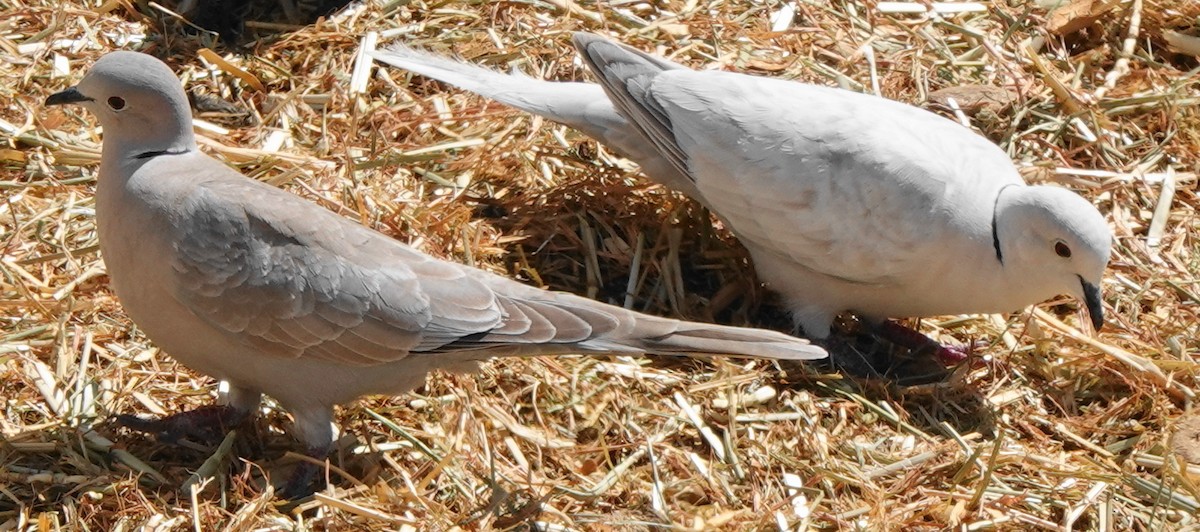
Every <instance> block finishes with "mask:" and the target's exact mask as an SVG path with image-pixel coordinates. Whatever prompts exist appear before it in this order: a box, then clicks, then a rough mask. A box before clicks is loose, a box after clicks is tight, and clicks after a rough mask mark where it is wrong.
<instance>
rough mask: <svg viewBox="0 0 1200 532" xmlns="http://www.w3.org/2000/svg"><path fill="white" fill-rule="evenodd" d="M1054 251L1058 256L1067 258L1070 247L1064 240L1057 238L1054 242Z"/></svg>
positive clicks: (1069, 255) (1069, 253)
mask: <svg viewBox="0 0 1200 532" xmlns="http://www.w3.org/2000/svg"><path fill="white" fill-rule="evenodd" d="M1054 253H1056V254H1057V255H1058V256H1059V257H1062V258H1064V259H1069V258H1071V247H1070V246H1068V245H1067V243H1066V242H1063V241H1062V240H1059V241H1057V242H1055V243H1054Z"/></svg>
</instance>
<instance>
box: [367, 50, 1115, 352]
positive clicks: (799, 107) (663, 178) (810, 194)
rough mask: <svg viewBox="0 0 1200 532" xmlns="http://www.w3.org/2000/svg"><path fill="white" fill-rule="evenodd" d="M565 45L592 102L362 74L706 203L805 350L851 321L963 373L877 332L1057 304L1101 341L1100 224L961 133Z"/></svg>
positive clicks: (860, 97) (784, 88) (1088, 208)
mask: <svg viewBox="0 0 1200 532" xmlns="http://www.w3.org/2000/svg"><path fill="white" fill-rule="evenodd" d="M574 42H575V46H576V48H577V49H578V50H579V52H580V54H581V55H582V57H583V58H584V60H585V62H586V63H587V65H588V67H589V68H590V69H591V71H592V72H593V73H594V74H595V75H596V77H597V78H599V80H600V84H599V85H596V84H590V83H578V82H550V81H540V80H536V79H532V78H529V77H526V76H522V75H509V74H502V73H499V72H495V71H492V70H489V69H486V68H482V67H478V66H475V65H470V64H466V63H462V62H460V61H456V60H453V59H448V58H445V57H439V56H437V55H433V54H430V53H427V52H421V51H417V50H413V49H411V48H407V47H404V46H397V47H394V48H391V49H388V50H378V51H375V52H374V53H373V57H374V58H375V59H376V60H378V61H381V62H383V63H387V64H389V65H393V66H397V67H401V68H404V69H407V70H411V71H413V72H416V73H419V74H421V75H424V76H428V77H431V78H434V79H437V80H440V81H443V82H446V83H449V84H452V85H456V86H459V87H461V88H463V89H466V90H468V91H472V92H475V93H477V94H480V95H482V96H485V97H488V98H492V99H495V100H497V101H500V102H502V103H504V104H507V105H510V106H513V107H516V108H518V109H521V110H524V111H527V112H530V113H534V114H537V115H541V116H544V117H546V118H549V119H551V120H554V121H557V122H560V123H563V124H566V125H568V126H571V127H574V128H576V129H578V130H580V131H582V132H583V133H585V134H587V135H589V136H591V137H593V138H595V139H597V140H599V141H600V142H603V143H605V144H607V145H609V146H611V147H612V148H614V149H616V150H617V151H619V152H621V153H622V154H623V155H625V156H627V157H629V158H630V159H632V160H633V161H634V162H636V163H638V164H639V165H640V166H641V167H642V170H643V172H644V173H645V174H646V175H647V176H648V177H650V178H651V179H654V180H656V181H658V182H660V183H662V184H664V185H666V186H668V187H670V188H674V189H676V190H678V191H680V192H683V193H684V194H686V195H688V196H690V197H692V198H694V199H696V200H697V201H699V202H701V203H702V204H704V205H705V206H706V207H708V208H709V209H710V210H711V211H712V212H714V213H715V214H716V215H717V216H718V217H719V218H720V219H721V220H722V221H723V222H724V223H725V224H726V225H727V226H728V227H729V228H730V230H731V231H733V233H734V234H736V235H737V237H738V238H739V239H740V240H741V242H742V244H743V245H745V247H746V249H748V250H749V251H750V255H751V257H752V259H753V261H754V266H755V269H756V270H757V272H758V274H759V277H760V278H761V279H762V280H764V281H765V283H766V284H767V285H768V286H769V287H770V288H772V289H774V290H776V291H778V292H779V293H781V294H782V295H783V297H784V298H785V300H786V304H787V306H788V308H789V310H790V311H791V313H792V316H793V318H794V320H795V323H796V325H797V326H799V327H800V328H802V329H803V330H804V332H805V333H806V334H807V335H809V336H810V337H812V338H816V339H824V338H826V337H827V336H828V335H829V333H830V326H831V324H832V322H833V319H834V318H835V317H836V316H837V315H838V314H839V313H842V312H845V311H851V312H854V313H856V314H857V315H859V316H860V317H861V318H863V319H864V320H865V322H866V323H867V324H869V325H871V326H872V327H873V328H874V330H875V331H876V332H878V333H879V334H880V335H881V336H883V337H885V338H887V339H889V340H891V341H893V342H895V343H897V344H900V345H904V346H906V347H910V348H925V347H934V348H938V349H940V353H941V354H942V355H943V356H944V357H946V358H958V357H959V356H961V354H960V353H958V352H956V351H954V350H952V349H947V348H941V347H940V346H938V345H937V344H936V343H934V342H933V341H932V340H930V339H929V338H926V337H925V336H923V335H920V334H918V333H916V332H915V331H911V330H909V329H906V328H904V327H901V326H899V325H897V324H894V323H892V322H890V321H887V318H893V317H921V316H934V315H946V314H966V313H992V312H1009V311H1014V310H1019V309H1021V308H1023V307H1026V306H1028V305H1031V304H1034V303H1037V302H1039V301H1043V300H1046V299H1049V298H1051V297H1054V296H1057V295H1059V294H1069V295H1072V296H1075V297H1077V298H1079V299H1081V300H1082V301H1083V302H1084V303H1085V304H1086V306H1087V309H1088V311H1089V313H1090V315H1091V319H1092V324H1093V325H1094V326H1095V327H1096V328H1097V329H1099V328H1100V327H1101V325H1102V323H1103V320H1104V310H1103V306H1102V303H1101V297H1100V288H1099V286H1100V281H1101V277H1102V276H1103V274H1104V270H1105V267H1106V265H1107V263H1108V258H1109V253H1110V250H1111V246H1112V233H1111V231H1110V230H1109V228H1108V224H1107V223H1106V222H1105V220H1104V217H1103V216H1102V215H1101V214H1100V213H1099V211H1097V210H1096V208H1095V207H1094V206H1093V205H1092V204H1091V203H1089V202H1088V201H1087V200H1085V199H1084V198H1082V197H1080V196H1079V195H1077V194H1075V193H1073V192H1071V191H1069V190H1067V189H1064V188H1060V187H1055V186H1029V185H1027V184H1026V183H1025V182H1024V181H1023V180H1022V178H1021V176H1020V175H1019V174H1018V173H1017V171H1016V169H1015V168H1014V167H1013V164H1012V162H1011V161H1010V160H1009V158H1008V156H1007V155H1005V153H1004V152H1003V151H1001V150H1000V149H999V148H997V147H996V146H995V145H994V144H992V143H991V142H989V141H987V140H986V139H984V138H983V137H980V136H979V135H976V134H975V133H973V132H972V131H970V130H969V129H967V128H965V127H963V126H961V125H959V124H957V123H955V122H953V121H950V120H947V119H944V118H942V117H940V116H937V115H935V114H933V113H929V112H927V111H924V110H921V109H917V108H915V107H911V106H908V105H904V104H901V103H898V102H894V101H890V100H886V99H883V98H879V97H875V96H870V95H864V94H859V93H854V92H850V91H846V90H840V89H833V88H827V87H820V86H814V85H808V84H803V83H797V82H793V81H785V80H776V79H769V78H763V77H757V76H750V75H745V74H736V73H730V72H718V71H705V72H697V71H694V70H691V69H688V68H686V67H684V66H682V65H679V64H676V63H673V62H670V61H667V60H665V59H662V58H658V57H654V56H651V55H648V54H646V53H643V52H640V51H638V50H635V49H633V48H630V47H628V46H625V45H622V44H618V43H615V42H612V41H609V40H606V39H604V38H601V37H599V36H596V35H591V34H585V33H576V34H575V36H574Z"/></svg>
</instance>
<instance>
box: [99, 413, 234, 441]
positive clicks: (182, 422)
mask: <svg viewBox="0 0 1200 532" xmlns="http://www.w3.org/2000/svg"><path fill="white" fill-rule="evenodd" d="M247 413H248V412H247V411H245V410H240V409H237V408H234V407H232V406H226V405H209V406H202V407H200V408H197V409H195V410H188V411H186V412H180V413H178V414H172V415H170V416H165V417H161V418H157V419H154V418H146V417H142V416H134V415H129V414H120V415H118V416H116V422H117V424H118V425H120V426H122V427H125V428H127V429H130V430H135V431H138V432H144V433H147V434H153V435H154V436H155V438H157V439H158V441H160V442H164V443H170V444H177V443H179V442H180V441H181V440H182V439H184V438H188V439H193V440H196V441H198V442H200V443H204V444H208V445H213V444H216V443H217V442H219V441H221V438H223V437H224V436H225V433H226V432H229V430H230V429H233V428H234V427H237V426H238V425H240V424H241V423H242V421H244V420H245V419H246V414H247Z"/></svg>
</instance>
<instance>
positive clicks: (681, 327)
mask: <svg viewBox="0 0 1200 532" xmlns="http://www.w3.org/2000/svg"><path fill="white" fill-rule="evenodd" d="M642 319H645V317H643V318H642ZM659 319H661V320H663V321H669V322H673V325H675V326H676V330H675V331H674V332H672V333H669V334H666V335H663V336H658V337H645V338H637V339H634V340H636V341H639V342H640V343H641V345H642V347H643V348H644V349H645V351H646V352H648V353H658V354H667V353H680V354H701V353H708V354H714V353H715V354H728V355H741V356H749V357H755V358H774V359H781V360H817V359H821V358H825V357H826V356H828V353H826V352H825V350H824V349H822V348H820V347H818V346H815V345H813V344H811V343H809V342H808V340H805V339H803V338H798V337H795V336H790V335H787V334H784V333H781V332H777V331H771V330H766V329H752V328H746V327H728V326H724V325H712V324H706V323H695V322H683V321H675V320H666V319H665V318H659Z"/></svg>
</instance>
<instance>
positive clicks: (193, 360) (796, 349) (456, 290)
mask: <svg viewBox="0 0 1200 532" xmlns="http://www.w3.org/2000/svg"><path fill="white" fill-rule="evenodd" d="M61 104H78V105H80V106H82V107H83V108H85V109H87V110H88V111H90V112H91V113H92V114H93V115H95V116H96V118H97V119H98V120H99V123H100V125H101V126H102V128H103V148H102V154H101V161H100V170H99V175H98V178H97V184H96V196H95V197H96V225H97V228H98V233H99V238H100V251H101V256H102V258H103V260H104V263H105V266H106V268H107V271H108V276H109V280H110V284H111V288H112V290H113V292H114V293H115V294H116V296H117V299H118V300H119V301H120V302H121V304H122V306H123V307H124V309H125V311H126V312H127V313H128V315H129V317H130V318H131V319H132V320H133V322H134V323H135V324H137V325H138V327H140V328H141V329H142V330H143V331H144V332H145V334H146V336H147V337H148V338H149V339H150V340H151V341H152V342H153V343H154V344H156V345H157V346H158V347H159V348H161V349H162V350H163V351H164V352H165V353H167V354H169V355H170V356H172V357H173V358H175V359H176V360H178V361H179V362H181V363H182V364H183V365H185V366H187V367H189V368H191V369H193V370H195V371H198V372H200V373H203V374H206V375H209V376H212V377H215V378H218V379H222V380H224V381H227V382H228V383H229V384H230V389H229V394H228V399H227V402H228V404H226V405H221V406H212V407H205V408H201V409H197V410H193V411H189V412H181V413H177V414H174V415H171V416H168V417H165V418H162V419H157V420H154V419H144V418H138V417H133V416H122V417H119V418H118V421H119V422H120V423H122V424H124V425H126V426H128V427H130V428H132V429H135V430H140V431H144V432H152V433H156V434H158V435H159V436H160V437H161V438H163V439H168V440H170V439H177V438H180V437H184V436H197V437H199V436H205V435H211V434H213V433H214V432H216V433H219V431H220V430H221V429H223V428H226V427H231V426H234V425H237V424H238V423H240V422H241V420H243V419H246V418H247V416H249V415H250V414H251V413H252V412H253V411H255V410H256V408H257V406H258V404H259V401H260V399H261V396H262V394H266V395H268V396H270V397H272V398H274V399H275V400H276V401H277V402H278V404H279V405H281V406H282V407H283V408H285V409H286V410H287V411H289V412H290V413H291V415H292V417H293V418H294V420H295V423H294V425H295V429H294V434H295V435H296V436H297V438H298V439H299V440H300V442H301V443H302V444H303V445H304V446H305V448H306V450H307V452H308V453H309V454H310V455H312V456H315V457H319V458H323V457H325V456H326V455H327V453H328V452H329V451H330V447H331V445H332V441H333V440H332V437H333V435H332V429H331V420H332V415H333V414H332V413H333V410H332V409H333V406H334V405H335V404H340V403H345V402H348V401H352V400H354V399H355V398H357V397H359V396H362V395H366V394H399V393H403V392H406V391H409V390H411V389H412V388H414V387H416V386H418V385H420V384H421V383H422V382H424V378H425V375H426V373H428V372H429V371H431V370H435V369H449V370H456V371H469V370H471V369H474V367H475V365H476V363H477V362H479V361H483V360H486V359H489V358H492V357H497V356H534V355H553V354H573V353H581V354H715V355H724V354H730V355H741V356H749V357H763V358H769V359H794V360H812V359H819V358H823V357H824V356H826V353H825V351H824V350H823V349H822V348H820V347H818V346H815V345H812V344H811V343H810V342H809V341H808V340H804V339H801V338H797V337H794V336H790V335H787V334H784V333H781V332H776V331H768V330H761V329H750V328H737V327H728V326H720V325H712V324H702V323H692V322H686V321H679V320H674V319H668V318H661V317H654V316H649V315H646V314H640V313H637V312H633V311H630V310H626V309H624V308H621V307H616V306H613V305H608V304H604V303H600V302H598V301H594V300H590V299H586V298H583V297H579V296H575V295H571V294H567V293H561V292H552V291H548V290H542V289H539V288H534V287H531V286H527V285H524V284H522V283H519V282H517V281H515V280H511V279H508V278H505V277H502V276H499V275H495V274H492V273H488V272H485V271H483V270H479V269H476V268H472V267H468V266H465V265H461V264H456V263H453V262H448V261H443V260H439V259H435V258H433V257H431V256H429V255H426V254H424V253H422V252H420V251H417V250H415V249H413V248H411V247H408V246H406V245H404V244H402V243H400V242H398V241H396V240H394V239H392V238H390V237H388V236H385V235H383V234H381V233H379V232H376V231H374V230H372V229H369V228H367V227H364V226H362V225H360V224H358V223H356V222H354V221H351V220H349V219H347V218H345V217H342V216H340V215H338V214H336V213H334V212H332V211H329V210H327V209H325V208H322V207H320V206H318V205H316V204H314V203H311V202H309V201H307V200H305V199H303V198H300V197H298V196H296V195H293V194H291V193H288V192H286V191H283V190H280V189H278V188H275V187H273V186H270V185H268V184H265V183H262V182H259V181H256V180H253V179H250V178H248V177H246V176H244V175H242V174H241V173H239V172H237V171H236V170H234V169H232V168H230V167H228V166H226V165H225V164H223V163H221V162H220V161H218V160H216V159H214V158H212V157H210V156H209V155H207V154H205V153H203V152H201V151H200V150H198V149H197V145H196V140H195V136H194V134H193V131H192V117H191V113H190V111H189V108H188V103H187V97H186V96H185V94H184V92H183V89H182V87H181V84H180V82H179V79H178V78H177V77H176V76H175V75H174V73H173V72H172V71H171V69H170V68H169V67H167V66H166V64H164V63H163V62H161V61H159V60H158V59H156V58H154V57H152V56H150V55H146V54H142V53H138V52H130V51H118V52H111V53H109V54H106V55H104V56H103V57H101V58H100V59H99V60H97V61H96V62H95V64H94V65H93V66H92V67H91V68H90V70H89V71H88V72H87V74H86V75H84V77H83V78H82V79H81V80H80V81H79V83H78V84H77V85H75V86H74V87H71V88H69V89H66V90H64V91H61V92H58V93H55V94H53V95H51V96H49V97H48V98H47V99H46V105H61ZM310 469H311V468H310ZM314 472H315V470H314V471H308V472H305V473H303V474H297V475H295V476H294V477H293V479H292V480H290V481H289V482H288V484H287V486H286V487H285V490H286V491H287V492H290V493H292V494H303V493H304V490H305V489H306V487H307V486H308V480H309V479H308V478H305V477H306V476H309V477H310V476H311V475H312V473H314Z"/></svg>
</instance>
